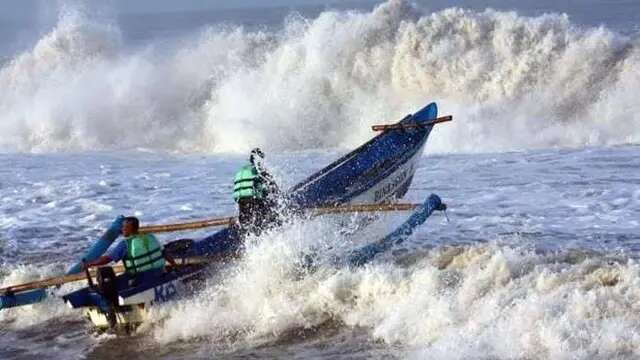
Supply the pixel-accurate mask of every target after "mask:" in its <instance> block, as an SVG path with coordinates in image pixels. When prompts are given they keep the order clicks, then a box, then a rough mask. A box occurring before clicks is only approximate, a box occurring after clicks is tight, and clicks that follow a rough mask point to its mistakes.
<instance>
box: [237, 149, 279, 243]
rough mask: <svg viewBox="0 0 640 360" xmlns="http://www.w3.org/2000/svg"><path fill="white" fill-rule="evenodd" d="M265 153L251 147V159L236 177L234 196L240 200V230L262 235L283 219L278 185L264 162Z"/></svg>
mask: <svg viewBox="0 0 640 360" xmlns="http://www.w3.org/2000/svg"><path fill="white" fill-rule="evenodd" d="M263 160H264V153H263V152H262V150H260V149H259V148H255V149H253V150H251V153H250V155H249V163H248V164H246V165H244V166H243V167H242V168H240V170H239V171H238V172H237V173H236V175H235V177H234V179H233V199H234V200H235V201H236V202H237V203H238V213H239V214H238V220H239V223H240V232H241V233H247V232H251V233H254V234H256V235H259V234H260V232H261V230H263V229H265V228H267V227H269V226H271V225H274V224H278V223H279V222H280V219H279V216H278V212H277V209H276V207H277V197H278V196H279V194H280V189H279V188H278V185H277V184H276V182H275V181H274V180H273V177H272V176H271V174H269V173H268V172H267V170H266V169H265V168H264V166H263Z"/></svg>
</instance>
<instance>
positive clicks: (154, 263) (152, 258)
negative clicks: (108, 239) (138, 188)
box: [83, 216, 175, 282]
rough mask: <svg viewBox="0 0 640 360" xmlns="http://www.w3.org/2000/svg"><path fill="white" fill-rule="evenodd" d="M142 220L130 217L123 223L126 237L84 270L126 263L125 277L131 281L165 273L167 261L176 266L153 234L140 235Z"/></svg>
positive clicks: (84, 265) (89, 263) (84, 267)
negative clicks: (112, 263) (113, 263)
mask: <svg viewBox="0 0 640 360" xmlns="http://www.w3.org/2000/svg"><path fill="white" fill-rule="evenodd" d="M139 228H140V220H138V218H136V217H133V216H130V217H126V218H124V220H123V222H122V235H123V236H124V237H125V238H124V239H123V240H121V241H120V242H119V243H118V244H117V245H116V246H115V247H114V248H113V249H111V250H110V251H109V252H108V253H107V254H106V255H103V256H101V257H99V258H98V259H96V260H94V261H91V262H86V263H83V270H86V269H88V268H90V267H94V266H101V265H106V264H108V263H110V262H118V261H120V260H122V261H123V263H124V268H125V275H126V276H128V277H129V280H132V281H133V282H135V280H137V279H139V278H141V277H144V278H147V277H155V276H158V275H160V274H162V272H163V271H164V266H165V260H167V261H168V262H169V263H170V264H175V262H174V261H173V259H172V258H171V257H170V256H168V255H167V254H165V253H164V251H163V249H162V246H161V245H160V243H159V242H158V240H157V239H156V237H155V236H153V234H140V233H138V229H139Z"/></svg>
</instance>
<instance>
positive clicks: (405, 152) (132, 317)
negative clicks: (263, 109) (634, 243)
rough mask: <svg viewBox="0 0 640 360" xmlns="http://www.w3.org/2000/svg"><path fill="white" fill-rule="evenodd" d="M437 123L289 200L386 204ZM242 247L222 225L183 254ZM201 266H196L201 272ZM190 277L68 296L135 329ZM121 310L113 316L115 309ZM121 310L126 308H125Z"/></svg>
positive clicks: (319, 178) (371, 144)
mask: <svg viewBox="0 0 640 360" xmlns="http://www.w3.org/2000/svg"><path fill="white" fill-rule="evenodd" d="M436 116H437V107H436V105H435V103H432V104H429V105H428V106H426V107H424V108H423V109H421V110H420V111H418V112H417V113H416V114H414V115H409V116H407V117H406V118H404V119H403V120H402V121H400V124H420V123H426V122H428V121H429V120H432V119H434V118H436ZM432 127H433V125H425V126H419V127H411V128H410V129H397V130H389V131H385V132H384V133H382V134H380V135H378V136H376V137H374V138H373V139H371V140H370V141H368V142H367V143H365V144H363V145H362V146H360V147H359V148H357V149H356V150H354V151H352V152H350V153H349V154H347V155H345V156H343V157H342V158H340V159H338V160H337V161H335V162H334V163H332V164H330V165H329V166H327V167H325V168H324V169H322V170H320V171H318V172H316V173H315V174H314V175H312V176H310V177H309V178H307V179H305V180H304V181H302V182H301V183H299V184H298V185H296V186H294V187H293V188H291V189H290V190H289V192H288V194H289V195H288V200H289V202H290V203H291V204H292V205H293V206H295V207H299V208H306V207H317V206H334V205H342V204H361V203H384V202H393V201H395V200H396V199H399V198H402V197H403V196H404V195H405V194H406V193H407V191H408V189H409V186H410V185H411V181H412V179H413V176H414V175H415V171H416V169H417V167H418V161H419V159H420V157H421V155H422V152H423V149H424V146H425V144H426V141H427V138H428V136H429V134H430V132H431V129H432ZM240 246H241V241H240V239H239V236H238V235H237V233H236V232H235V230H234V229H233V228H225V229H222V230H220V231H218V232H216V233H214V234H212V235H211V236H208V237H206V238H204V239H201V240H197V241H193V242H191V243H189V245H188V246H187V247H185V248H184V249H182V250H181V254H174V256H175V255H181V256H183V257H190V256H202V257H210V258H211V257H214V258H215V257H220V258H224V257H226V256H229V255H233V254H236V253H237V252H238V250H239V248H240ZM201 272H202V270H201V269H197V270H194V271H193V275H197V274H200V273H201ZM187 280H188V277H184V278H180V277H175V278H171V277H170V276H164V275H163V277H161V278H160V279H156V280H154V281H153V282H152V283H150V284H146V285H145V286H140V287H134V288H123V289H122V290H121V291H119V295H118V299H117V304H115V306H114V305H111V304H109V303H108V302H106V301H105V299H104V297H102V296H100V294H98V293H97V292H96V291H95V290H92V289H88V288H85V289H81V290H78V291H76V292H74V293H71V294H68V295H66V296H65V297H64V298H65V301H67V303H68V304H69V306H71V307H72V308H84V309H85V315H86V316H87V318H88V319H89V320H90V321H91V322H92V323H93V324H94V325H95V326H96V327H99V328H105V327H110V328H113V327H114V321H115V323H116V325H117V326H118V327H122V328H131V327H132V326H135V325H137V324H139V323H140V322H142V321H144V320H145V319H146V312H147V311H148V308H149V306H152V305H153V304H157V303H160V302H164V301H169V300H171V299H174V298H176V297H179V296H182V295H185V294H188V293H190V292H193V289H192V288H191V289H190V287H189V285H188V283H189V281H187ZM114 308H115V312H116V313H118V314H117V316H115V320H114V316H113V312H114ZM118 309H122V311H121V313H120V312H119V311H118Z"/></svg>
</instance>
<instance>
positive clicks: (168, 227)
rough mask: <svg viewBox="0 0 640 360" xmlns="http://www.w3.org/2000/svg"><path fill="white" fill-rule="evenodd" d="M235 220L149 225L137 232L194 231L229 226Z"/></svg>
mask: <svg viewBox="0 0 640 360" xmlns="http://www.w3.org/2000/svg"><path fill="white" fill-rule="evenodd" d="M236 219H237V218H236V217H224V218H216V219H208V220H199V221H192V222H187V223H178V224H165V225H149V226H141V227H140V229H139V230H138V231H139V232H140V233H143V234H144V233H162V232H171V231H182V230H195V229H202V228H206V227H212V226H222V225H231V224H232V223H233V222H234V221H235V220H236Z"/></svg>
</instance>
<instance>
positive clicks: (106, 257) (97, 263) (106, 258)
mask: <svg viewBox="0 0 640 360" xmlns="http://www.w3.org/2000/svg"><path fill="white" fill-rule="evenodd" d="M111 261H112V259H111V258H110V257H109V255H102V256H100V257H99V258H97V259H95V260H93V261H89V262H83V263H82V270H83V271H84V270H86V269H88V268H90V267H94V266H102V265H106V264H108V263H110V262H111Z"/></svg>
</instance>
